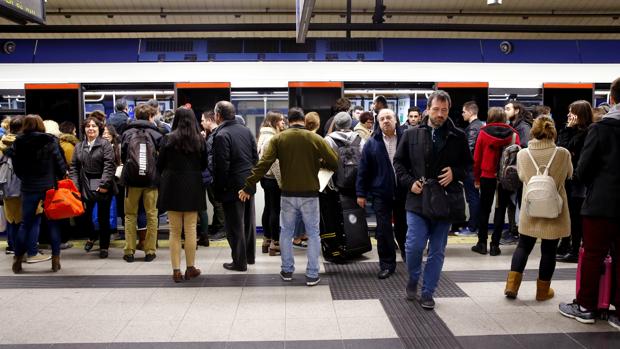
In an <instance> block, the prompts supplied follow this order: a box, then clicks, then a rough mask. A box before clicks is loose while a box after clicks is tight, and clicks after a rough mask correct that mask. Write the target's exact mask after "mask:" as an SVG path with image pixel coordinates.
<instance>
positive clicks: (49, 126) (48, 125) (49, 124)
mask: <svg viewBox="0 0 620 349" xmlns="http://www.w3.org/2000/svg"><path fill="white" fill-rule="evenodd" d="M43 126H45V133H49V134H51V135H53V136H55V137H60V133H61V132H60V127H58V123H57V122H56V121H54V120H44V121H43Z"/></svg>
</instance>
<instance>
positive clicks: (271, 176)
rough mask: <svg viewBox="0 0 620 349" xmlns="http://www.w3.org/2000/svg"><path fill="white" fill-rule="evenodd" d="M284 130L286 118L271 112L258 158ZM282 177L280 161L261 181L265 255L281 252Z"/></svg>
mask: <svg viewBox="0 0 620 349" xmlns="http://www.w3.org/2000/svg"><path fill="white" fill-rule="evenodd" d="M283 130H284V116H283V115H282V114H280V113H279V112H275V111H270V112H268V113H267V117H266V118H265V121H264V122H263V125H262V127H261V128H260V136H259V137H258V144H257V148H258V156H259V157H262V156H263V153H264V152H265V149H267V147H268V146H269V141H270V140H271V138H273V136H275V135H276V134H278V133H280V132H282V131H283ZM279 177H280V164H279V162H278V160H276V162H274V163H273V165H271V169H269V171H267V174H266V175H265V177H263V178H262V179H261V180H260V185H261V187H263V190H264V191H265V208H264V209H263V216H262V224H263V234H264V237H263V245H262V251H263V253H267V252H269V255H270V256H275V255H276V254H278V253H279V252H280V244H279V242H280V187H279V186H278V178H279Z"/></svg>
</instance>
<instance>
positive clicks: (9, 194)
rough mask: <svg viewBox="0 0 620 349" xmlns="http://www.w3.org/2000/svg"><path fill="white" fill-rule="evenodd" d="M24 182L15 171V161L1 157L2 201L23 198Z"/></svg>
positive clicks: (0, 198)
mask: <svg viewBox="0 0 620 349" xmlns="http://www.w3.org/2000/svg"><path fill="white" fill-rule="evenodd" d="M21 188H22V181H21V180H19V178H17V175H16V174H15V170H14V169H13V160H11V158H10V157H8V156H6V155H2V157H0V200H4V199H10V198H16V197H20V196H21Z"/></svg>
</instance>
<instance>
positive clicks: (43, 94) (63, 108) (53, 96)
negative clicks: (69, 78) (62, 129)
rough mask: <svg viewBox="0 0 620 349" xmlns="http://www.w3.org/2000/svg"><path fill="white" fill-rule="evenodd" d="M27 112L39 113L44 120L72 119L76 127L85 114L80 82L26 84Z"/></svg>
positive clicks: (60, 121) (78, 127) (61, 120)
mask: <svg viewBox="0 0 620 349" xmlns="http://www.w3.org/2000/svg"><path fill="white" fill-rule="evenodd" d="M24 87H25V90H26V114H37V115H39V116H41V118H43V120H54V121H56V122H57V123H58V124H60V123H62V122H63V121H71V122H72V123H73V124H75V127H76V129H78V130H79V129H81V127H80V122H81V120H82V116H83V115H84V110H83V103H82V86H81V85H80V84H25V86H24Z"/></svg>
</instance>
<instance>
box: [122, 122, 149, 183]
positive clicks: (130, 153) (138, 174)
mask: <svg viewBox="0 0 620 349" xmlns="http://www.w3.org/2000/svg"><path fill="white" fill-rule="evenodd" d="M156 162H157V149H156V148H155V143H154V141H153V137H151V135H150V134H149V133H148V132H147V131H146V129H141V128H139V129H136V132H135V133H134V134H133V135H131V137H130V138H129V142H128V145H127V160H126V161H125V164H124V165H123V175H122V178H123V185H125V186H130V187H143V188H144V187H152V186H155V185H157V166H156Z"/></svg>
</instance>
